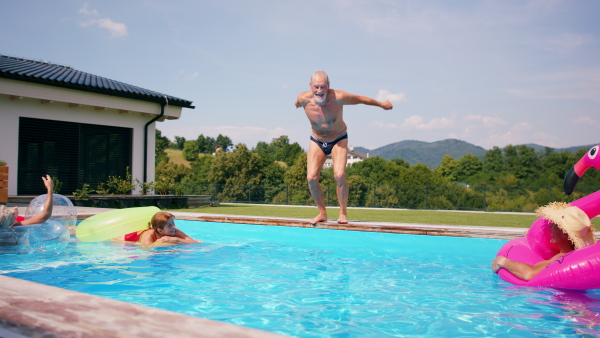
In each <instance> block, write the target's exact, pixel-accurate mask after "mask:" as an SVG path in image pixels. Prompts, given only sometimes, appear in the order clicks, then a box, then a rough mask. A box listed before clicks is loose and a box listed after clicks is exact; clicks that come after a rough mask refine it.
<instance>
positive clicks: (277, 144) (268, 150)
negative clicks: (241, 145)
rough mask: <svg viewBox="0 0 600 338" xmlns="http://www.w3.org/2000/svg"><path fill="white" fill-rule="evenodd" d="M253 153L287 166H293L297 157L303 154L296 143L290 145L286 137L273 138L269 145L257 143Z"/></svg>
mask: <svg viewBox="0 0 600 338" xmlns="http://www.w3.org/2000/svg"><path fill="white" fill-rule="evenodd" d="M253 151H254V152H257V153H259V154H262V155H263V156H265V157H268V158H270V159H272V160H273V161H281V162H284V163H285V164H287V165H288V166H291V165H293V164H294V162H295V161H296V158H297V157H298V155H299V154H301V153H303V152H304V150H302V147H301V146H300V145H299V144H298V143H297V142H294V143H291V144H290V139H289V137H287V136H286V135H282V136H280V137H278V138H274V139H273V140H271V143H270V144H267V143H266V142H262V141H261V142H258V143H257V144H256V147H255V148H254V149H253Z"/></svg>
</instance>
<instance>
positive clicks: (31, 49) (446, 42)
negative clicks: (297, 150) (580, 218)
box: [0, 0, 600, 149]
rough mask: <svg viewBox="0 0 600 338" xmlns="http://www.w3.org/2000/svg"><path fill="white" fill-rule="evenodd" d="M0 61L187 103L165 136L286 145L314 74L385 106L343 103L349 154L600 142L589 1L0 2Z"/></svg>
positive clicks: (599, 62) (302, 134)
mask: <svg viewBox="0 0 600 338" xmlns="http://www.w3.org/2000/svg"><path fill="white" fill-rule="evenodd" d="M0 5H1V8H2V11H0V53H1V54H5V55H11V56H20V57H25V58H29V59H34V60H45V61H50V62H53V63H57V64H63V65H68V66H72V67H74V68H75V69H78V70H82V71H85V72H89V73H92V74H96V75H100V76H104V77H107V78H111V79H114V80H118V81H122V82H125V83H129V84H132V85H136V86H140V87H143V88H147V89H151V90H156V91H159V92H163V93H166V94H169V95H173V96H177V97H181V98H184V99H187V100H191V101H193V102H194V105H195V106H196V109H193V110H191V109H184V111H183V115H182V117H181V119H179V120H176V121H166V122H164V123H159V124H158V126H157V127H158V128H159V129H160V130H162V132H163V135H166V136H168V137H169V138H171V139H174V136H176V135H177V136H183V137H185V138H187V139H195V138H196V137H197V136H198V135H199V134H204V135H205V136H211V137H216V136H217V135H218V134H223V135H226V136H229V137H230V138H231V139H232V141H233V142H234V143H235V144H237V143H245V144H246V145H248V147H250V148H252V147H254V146H255V145H256V143H257V142H258V141H266V142H270V141H271V140H272V139H273V138H275V137H279V136H281V135H288V136H289V137H290V139H291V141H292V142H298V143H300V145H301V146H302V147H304V148H305V149H306V148H307V146H308V142H309V141H308V137H309V134H310V125H309V123H308V120H307V119H306V116H305V114H304V112H303V111H302V110H301V109H296V108H295V107H294V102H295V100H296V97H297V96H298V94H299V93H300V92H301V91H305V90H308V89H309V87H308V82H309V80H310V76H311V74H312V73H313V72H314V71H317V70H324V71H326V72H327V73H328V74H329V76H330V80H331V87H332V88H335V89H341V90H345V91H348V92H351V93H355V94H360V95H365V96H370V97H373V98H379V99H390V101H392V103H393V104H394V109H393V110H391V111H384V110H382V109H380V108H377V107H370V106H348V107H346V108H345V110H344V117H345V120H346V122H347V124H348V133H349V140H350V145H352V146H362V147H366V148H369V149H374V148H378V147H381V146H384V145H387V144H390V143H394V142H398V141H403V140H419V141H426V142H433V141H439V140H443V139H447V138H457V139H461V140H464V141H467V142H470V143H473V144H476V145H479V146H482V147H484V148H486V149H490V148H491V147H493V146H498V147H504V146H506V145H508V144H513V145H516V144H525V143H537V144H540V145H544V146H549V147H554V148H564V147H571V146H579V145H588V144H597V143H600V140H599V138H598V136H597V135H598V129H599V128H600V21H598V17H600V2H599V1H595V0H546V1H541V0H496V1H485V0H482V1H467V0H462V1H459V0H457V1H443V0H439V1H431V0H423V1H400V0H397V1H392V0H330V1H312V0H311V1H285V0H254V1H229V0H219V1H191V0H177V1H150V0H148V1H142V0H129V1H121V0H119V1H115V0H104V1H98V0H96V1H73V0H63V1H42V0H39V1H32V0H22V1H14V0H0Z"/></svg>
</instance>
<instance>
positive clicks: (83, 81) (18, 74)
mask: <svg viewBox="0 0 600 338" xmlns="http://www.w3.org/2000/svg"><path fill="white" fill-rule="evenodd" d="M0 77H3V78H7V79H13V80H21V81H28V82H34V83H40V84H45V85H49V86H55V87H62V88H69V89H76V90H83V91H86V92H92V93H98V94H105V95H112V96H118V97H125V98H129V99H135V100H140V101H147V102H155V103H161V102H163V101H164V97H165V96H166V97H167V99H168V104H170V105H173V106H179V107H185V108H192V109H193V108H194V106H192V101H188V100H184V99H180V98H178V97H174V96H171V95H166V94H162V93H159V92H155V91H153V90H148V89H144V88H140V87H136V86H132V85H129V84H126V83H123V82H119V81H115V80H111V79H107V78H105V77H101V76H97V75H93V74H90V73H86V72H82V71H79V70H76V69H73V67H67V66H62V65H57V64H53V63H50V62H45V61H33V60H28V59H24V58H19V57H12V56H6V55H2V54H0Z"/></svg>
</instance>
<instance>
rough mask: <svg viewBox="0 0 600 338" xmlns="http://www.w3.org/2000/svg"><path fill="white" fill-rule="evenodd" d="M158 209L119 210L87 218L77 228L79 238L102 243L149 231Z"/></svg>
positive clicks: (84, 240)
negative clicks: (145, 230)
mask: <svg viewBox="0 0 600 338" xmlns="http://www.w3.org/2000/svg"><path fill="white" fill-rule="evenodd" d="M159 211H160V209H159V208H157V207H139V208H127V209H117V210H111V211H107V212H103V213H101V214H97V215H94V216H92V217H90V218H87V219H85V220H83V221H81V223H79V225H78V226H77V238H78V239H79V240H80V241H82V242H100V241H106V240H109V239H111V238H114V237H118V236H122V235H126V234H129V233H132V232H136V231H141V230H144V229H148V223H150V220H151V219H152V216H154V214H156V213H157V212H159Z"/></svg>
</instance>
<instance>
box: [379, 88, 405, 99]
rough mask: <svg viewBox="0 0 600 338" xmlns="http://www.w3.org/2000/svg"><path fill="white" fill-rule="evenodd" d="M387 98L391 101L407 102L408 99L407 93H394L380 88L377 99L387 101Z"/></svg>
mask: <svg viewBox="0 0 600 338" xmlns="http://www.w3.org/2000/svg"><path fill="white" fill-rule="evenodd" d="M385 100H389V101H390V102H405V101H407V99H406V94H404V93H397V94H393V93H391V92H390V91H388V90H385V89H380V90H379V93H377V101H385Z"/></svg>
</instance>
